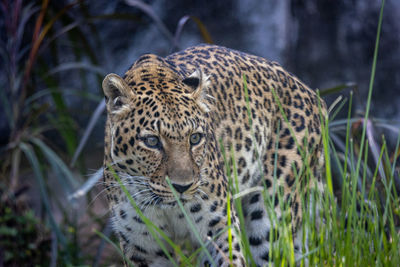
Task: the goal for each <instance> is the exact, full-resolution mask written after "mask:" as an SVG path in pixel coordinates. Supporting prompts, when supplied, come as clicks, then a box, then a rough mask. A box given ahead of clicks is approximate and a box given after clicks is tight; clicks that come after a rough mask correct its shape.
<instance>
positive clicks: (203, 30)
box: [171, 15, 213, 52]
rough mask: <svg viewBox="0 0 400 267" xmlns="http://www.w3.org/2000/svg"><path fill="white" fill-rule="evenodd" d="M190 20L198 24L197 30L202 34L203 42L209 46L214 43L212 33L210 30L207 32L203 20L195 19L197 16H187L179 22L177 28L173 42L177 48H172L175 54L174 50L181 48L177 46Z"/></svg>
mask: <svg viewBox="0 0 400 267" xmlns="http://www.w3.org/2000/svg"><path fill="white" fill-rule="evenodd" d="M190 19H191V20H193V21H194V22H195V23H196V26H197V28H198V29H199V31H200V34H201V36H202V37H203V40H204V41H205V42H206V43H208V44H212V43H213V41H212V39H211V35H210V33H209V32H208V30H207V28H206V27H205V26H204V24H203V23H202V22H201V20H200V19H198V18H197V17H195V16H188V15H186V16H183V17H182V18H181V19H180V20H179V22H178V26H177V27H176V31H175V36H174V42H173V44H175V45H176V46H175V45H173V46H172V47H171V52H173V51H174V49H178V48H179V47H178V46H177V44H179V39H180V38H181V34H182V31H183V27H184V26H185V25H186V23H187V22H188V21H189V20H190Z"/></svg>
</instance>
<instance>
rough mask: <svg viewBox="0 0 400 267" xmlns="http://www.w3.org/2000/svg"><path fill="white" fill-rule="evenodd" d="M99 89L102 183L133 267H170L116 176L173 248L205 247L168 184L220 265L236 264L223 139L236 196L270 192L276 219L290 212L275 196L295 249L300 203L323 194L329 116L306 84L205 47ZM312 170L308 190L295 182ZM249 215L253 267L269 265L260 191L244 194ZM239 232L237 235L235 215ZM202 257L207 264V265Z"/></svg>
mask: <svg viewBox="0 0 400 267" xmlns="http://www.w3.org/2000/svg"><path fill="white" fill-rule="evenodd" d="M243 77H246V81H247V90H248V99H249V111H250V119H251V124H250V120H249V116H248V112H247V111H248V109H247V106H246V97H245V88H244V80H243ZM103 89H104V93H105V96H106V103H107V113H108V116H107V122H106V130H105V156H104V181H105V183H106V188H107V198H108V201H109V204H110V207H111V210H112V214H113V226H114V230H115V232H116V233H117V235H118V236H119V238H120V242H121V247H122V248H123V251H124V253H125V255H126V256H127V258H129V259H130V260H131V261H132V262H133V263H135V264H136V265H137V266H170V262H169V260H168V259H167V257H166V255H165V254H164V252H163V251H162V250H161V249H160V247H159V246H158V245H157V243H156V242H155V240H154V238H153V237H152V236H151V235H150V234H149V231H148V229H147V228H146V225H145V224H144V223H143V221H142V220H141V219H140V217H139V216H138V214H137V213H136V212H135V209H134V208H133V207H132V206H131V204H130V203H129V201H128V200H127V197H126V195H125V194H124V193H123V192H122V191H121V189H120V187H119V186H118V184H117V181H116V180H115V178H114V177H113V175H112V172H111V170H110V168H109V166H112V168H113V170H115V171H116V173H117V174H118V175H119V177H120V178H121V179H122V181H123V183H124V184H125V185H126V187H127V189H128V191H129V193H130V194H131V196H132V197H133V199H134V200H135V201H136V203H137V205H138V207H139V208H140V209H141V211H142V212H143V214H144V215H145V216H146V217H147V218H149V219H150V220H151V221H152V222H153V223H154V224H155V225H156V226H158V227H159V228H160V229H162V230H163V231H164V232H165V233H166V235H167V236H168V237H169V238H171V239H172V240H173V241H174V242H177V243H179V242H180V241H183V240H188V241H189V242H191V243H192V245H193V246H194V247H195V248H196V247H198V246H199V241H198V240H197V238H196V236H195V235H194V233H193V231H192V230H191V229H190V228H189V226H188V223H187V221H186V219H185V218H184V216H183V214H182V211H181V210H180V208H179V207H178V205H177V203H176V201H175V198H174V196H173V194H172V192H171V190H170V187H169V186H168V184H167V182H166V177H169V179H170V180H171V182H172V183H173V186H174V188H175V190H176V191H177V192H178V194H179V196H180V199H181V201H182V203H183V205H184V208H185V210H186V211H187V213H188V214H189V216H190V219H191V220H192V221H193V222H194V224H195V225H196V227H197V230H198V233H199V234H200V236H201V239H202V240H203V241H204V242H205V243H206V244H208V250H209V252H210V254H211V256H212V258H213V261H214V262H215V264H216V265H217V266H229V256H228V253H227V252H228V242H227V236H228V233H227V231H226V230H224V229H225V228H226V226H227V224H228V222H227V195H228V194H229V190H228V180H227V179H228V178H227V174H226V170H225V166H224V160H223V155H222V153H221V146H220V142H219V141H220V140H222V144H223V145H224V147H225V148H226V149H228V150H229V148H232V149H233V152H234V155H235V159H236V163H237V173H238V177H239V190H240V191H243V190H245V189H248V188H252V187H255V186H265V187H266V192H267V195H268V196H271V199H272V200H275V203H274V205H275V206H274V208H273V209H274V212H275V215H276V217H277V219H278V221H279V220H280V219H282V218H283V212H282V209H281V207H280V205H278V203H277V202H278V201H276V200H277V197H276V196H273V192H274V190H275V192H278V191H279V192H281V193H282V194H283V196H284V199H285V202H286V203H287V204H288V205H289V210H290V214H291V216H290V218H291V222H292V224H291V225H292V229H293V233H294V237H295V241H294V242H295V245H296V249H299V246H298V245H299V243H301V242H300V241H299V238H300V237H299V236H301V235H300V234H299V231H298V228H299V227H298V226H299V224H300V223H301V219H302V218H301V214H302V209H303V208H304V207H303V206H302V203H301V201H300V194H303V193H305V192H307V191H308V189H309V188H311V187H314V186H315V185H316V186H317V187H318V189H319V190H322V188H323V187H322V182H321V175H320V173H319V168H320V166H321V164H322V163H323V157H322V153H321V150H322V146H321V130H320V124H321V123H320V118H321V116H320V114H321V111H322V114H323V115H324V114H326V111H325V105H324V103H323V101H322V100H320V99H318V97H317V95H316V94H315V93H314V92H313V91H312V90H311V89H309V88H308V87H307V86H306V85H304V84H303V83H302V82H301V81H300V80H298V79H297V78H296V77H295V76H293V75H291V74H289V73H288V72H287V71H285V70H284V69H283V68H282V67H281V66H280V65H279V64H277V63H275V62H270V61H267V60H266V59H264V58H261V57H256V56H252V55H248V54H245V53H241V52H238V51H234V50H231V49H228V48H224V47H219V46H211V45H200V46H195V47H191V48H188V49H186V50H184V51H182V52H179V53H175V54H172V55H170V56H168V57H166V58H161V57H158V56H156V55H151V54H147V55H144V56H142V57H140V58H139V59H138V60H137V61H136V62H135V63H134V64H133V65H132V67H131V68H130V69H129V70H128V71H127V72H126V73H125V75H124V77H123V78H120V77H119V76H117V75H115V74H109V75H108V76H107V77H106V78H105V79H104V81H103ZM278 103H279V104H280V105H279V104H278ZM319 103H320V104H319ZM283 114H284V115H283ZM324 116H325V115H324ZM303 152H304V153H303ZM275 161H276V163H275ZM260 163H261V164H260ZM274 166H276V167H275V168H276V169H275V168H274ZM308 167H309V168H308ZM307 170H308V171H309V172H310V173H311V176H312V177H315V178H316V179H315V181H316V182H313V183H312V185H311V183H310V184H304V182H303V181H302V177H303V176H304V175H300V178H299V179H298V181H299V182H298V183H297V182H296V178H295V177H296V176H295V173H298V174H299V173H300V174H304V173H305V172H306V171H307ZM274 173H275V177H276V179H274V178H273V177H274ZM296 184H301V185H302V186H295V185H296ZM275 194H276V193H275ZM242 205H243V210H244V214H245V228H246V233H247V236H248V241H249V244H250V246H251V251H252V255H253V259H254V261H255V263H256V264H257V265H258V266H263V265H265V264H266V263H267V262H268V261H269V248H270V241H271V240H272V241H273V242H274V241H275V240H276V239H278V238H279V237H278V236H276V235H275V234H273V232H272V230H273V227H274V226H273V223H272V220H271V219H270V218H269V216H268V211H267V210H266V208H265V203H264V198H263V196H262V194H261V193H260V192H259V191H254V192H252V193H248V194H246V195H245V196H244V197H243V198H242ZM231 208H233V207H231ZM289 221H290V220H289ZM231 224H232V225H233V226H234V227H236V228H239V220H238V218H237V217H236V214H235V213H233V214H232V222H231ZM232 234H233V237H232V238H233V264H234V265H235V266H245V262H246V261H245V259H244V257H243V253H242V250H241V244H240V240H239V238H238V237H237V236H236V232H235V231H232ZM271 234H273V238H271ZM210 240H212V242H210ZM167 248H168V249H169V250H170V252H171V254H172V253H173V251H172V249H171V248H170V247H168V246H167ZM296 253H301V251H297V252H296ZM201 257H202V263H203V264H207V262H208V263H210V262H209V259H208V258H207V256H206V255H201ZM246 260H247V259H246Z"/></svg>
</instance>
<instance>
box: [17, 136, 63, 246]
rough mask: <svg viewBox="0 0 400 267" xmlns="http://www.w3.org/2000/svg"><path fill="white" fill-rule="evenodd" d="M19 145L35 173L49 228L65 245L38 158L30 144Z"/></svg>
mask: <svg viewBox="0 0 400 267" xmlns="http://www.w3.org/2000/svg"><path fill="white" fill-rule="evenodd" d="M19 147H20V149H21V150H22V151H23V152H24V154H25V156H26V157H27V158H28V161H29V162H30V164H31V167H32V169H33V173H34V174H35V178H36V181H37V184H38V186H39V191H40V197H41V201H42V203H43V205H44V208H45V211H46V214H47V215H48V217H49V221H50V225H51V228H52V229H53V230H54V231H55V233H56V235H57V238H58V240H60V242H61V244H62V245H63V246H65V245H66V243H67V242H66V239H65V236H64V235H63V234H62V232H61V230H60V228H59V227H58V225H57V223H56V221H55V219H54V215H53V212H52V210H51V204H50V198H49V195H48V193H47V190H46V184H45V180H44V177H43V173H42V170H41V168H40V163H39V160H38V158H37V156H36V154H35V152H34V151H33V148H32V146H30V145H28V144H25V143H20V144H19Z"/></svg>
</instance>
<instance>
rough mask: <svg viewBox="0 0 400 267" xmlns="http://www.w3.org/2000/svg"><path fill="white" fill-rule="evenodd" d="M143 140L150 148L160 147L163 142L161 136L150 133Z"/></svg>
mask: <svg viewBox="0 0 400 267" xmlns="http://www.w3.org/2000/svg"><path fill="white" fill-rule="evenodd" d="M143 142H144V143H145V145H146V146H148V147H150V148H160V147H161V142H160V138H158V137H157V136H155V135H149V136H145V137H143Z"/></svg>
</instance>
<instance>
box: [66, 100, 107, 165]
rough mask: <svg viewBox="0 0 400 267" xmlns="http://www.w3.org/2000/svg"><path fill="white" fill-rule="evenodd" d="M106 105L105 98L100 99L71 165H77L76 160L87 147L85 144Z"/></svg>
mask: <svg viewBox="0 0 400 267" xmlns="http://www.w3.org/2000/svg"><path fill="white" fill-rule="evenodd" d="M105 107H106V104H105V102H104V100H102V101H100V103H99V104H98V105H97V108H96V110H95V111H94V112H93V114H92V117H91V118H90V121H89V124H88V126H87V127H86V129H85V132H84V133H83V137H82V139H81V140H80V142H79V145H78V148H77V149H76V150H75V153H74V156H73V157H72V160H71V164H70V165H71V166H74V165H75V162H76V160H77V159H78V157H79V155H80V154H81V152H82V150H83V148H84V147H85V144H86V142H87V140H88V139H89V136H90V134H91V133H92V131H93V128H94V126H95V125H96V124H97V122H98V121H99V117H100V116H101V114H103V111H104V109H105Z"/></svg>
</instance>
